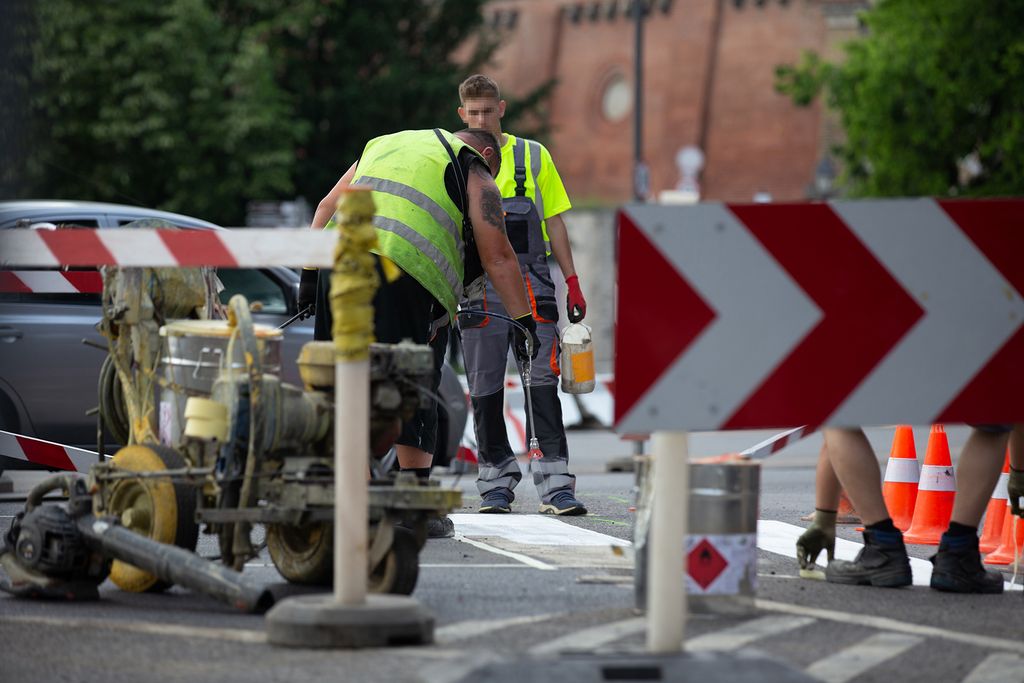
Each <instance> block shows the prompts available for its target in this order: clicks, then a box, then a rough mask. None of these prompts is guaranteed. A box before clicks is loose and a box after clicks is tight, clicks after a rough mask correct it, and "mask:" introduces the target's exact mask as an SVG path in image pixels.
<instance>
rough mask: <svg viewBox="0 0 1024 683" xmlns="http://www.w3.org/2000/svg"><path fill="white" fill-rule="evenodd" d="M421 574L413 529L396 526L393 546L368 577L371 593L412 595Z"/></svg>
mask: <svg viewBox="0 0 1024 683" xmlns="http://www.w3.org/2000/svg"><path fill="white" fill-rule="evenodd" d="M419 574H420V562H419V548H418V547H417V545H416V537H415V536H414V535H413V533H412V532H411V531H409V530H408V529H405V528H402V527H395V537H394V540H392V541H391V548H390V549H389V550H388V554H387V555H385V556H384V559H383V560H381V561H380V564H378V565H377V566H376V567H375V568H374V570H373V571H371V572H370V575H369V577H367V586H366V587H367V589H368V590H369V591H370V592H371V593H393V594H395V595H412V591H413V589H414V588H416V579H417V578H419Z"/></svg>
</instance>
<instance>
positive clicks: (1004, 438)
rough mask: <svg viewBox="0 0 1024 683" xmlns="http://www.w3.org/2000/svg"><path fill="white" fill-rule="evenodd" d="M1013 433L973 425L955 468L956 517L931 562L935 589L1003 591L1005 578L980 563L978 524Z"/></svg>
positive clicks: (1005, 427) (1007, 428)
mask: <svg viewBox="0 0 1024 683" xmlns="http://www.w3.org/2000/svg"><path fill="white" fill-rule="evenodd" d="M1010 429H1011V426H1010V425H986V426H981V427H975V428H974V429H973V430H972V431H971V435H970V437H968V439H967V443H965V444H964V449H963V451H961V453H960V461H959V462H958V463H957V467H956V482H957V492H956V498H955V499H954V502H953V515H952V517H951V519H950V522H949V528H948V529H946V532H945V533H943V534H942V538H941V539H940V540H939V550H938V552H936V553H935V556H934V557H933V558H932V563H933V564H934V565H935V569H934V570H933V571H932V578H931V586H932V588H935V589H937V590H941V591H949V592H954V593H1002V592H1003V577H1002V575H1001V574H999V573H998V572H991V571H987V570H986V569H985V568H984V566H983V565H982V564H981V552H980V551H979V549H978V523H979V522H980V521H981V516H982V515H983V514H985V508H986V507H987V506H988V502H989V499H991V497H992V490H993V489H994V488H995V486H996V482H997V481H999V473H1000V471H1001V470H1002V466H1003V459H1004V455H1005V453H1006V444H1007V442H1008V440H1009V437H1010Z"/></svg>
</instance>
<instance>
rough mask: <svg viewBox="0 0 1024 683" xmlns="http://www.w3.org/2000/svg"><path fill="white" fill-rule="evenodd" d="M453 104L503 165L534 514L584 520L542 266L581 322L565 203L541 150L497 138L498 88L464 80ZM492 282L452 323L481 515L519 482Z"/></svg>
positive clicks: (507, 505) (582, 305)
mask: <svg viewBox="0 0 1024 683" xmlns="http://www.w3.org/2000/svg"><path fill="white" fill-rule="evenodd" d="M459 100H460V103H461V106H460V107H459V116H460V117H461V118H462V121H463V122H464V123H465V124H466V125H467V126H470V127H472V128H483V129H486V130H489V131H490V132H492V133H493V134H494V135H495V136H496V137H497V138H498V141H499V144H501V169H500V171H499V172H498V174H497V177H496V181H497V185H498V189H499V190H500V192H501V196H502V204H503V206H504V210H505V225H506V229H507V231H508V237H509V241H510V242H511V244H512V248H513V249H514V250H515V252H516V255H517V258H518V261H519V266H520V269H521V272H522V276H523V281H524V283H525V285H526V290H527V295H528V298H529V302H530V308H531V310H532V312H533V316H534V318H536V320H537V334H538V336H539V337H540V344H541V348H540V355H539V357H538V359H537V361H536V362H535V363H533V368H532V373H531V389H530V391H531V396H532V403H533V411H532V412H533V418H532V419H533V425H532V426H533V427H534V428H535V430H536V434H537V438H538V441H539V443H540V449H541V451H542V452H543V457H542V458H540V459H537V460H533V461H531V463H530V467H531V469H532V471H533V481H534V484H535V485H536V487H537V492H538V494H539V496H540V499H541V506H540V512H542V513H548V514H555V515H584V514H586V513H587V509H586V507H584V505H583V503H581V502H580V501H579V500H578V499H577V498H576V477H575V475H573V474H571V473H570V472H569V449H568V445H567V442H566V438H565V426H564V425H563V423H562V407H561V403H560V401H559V398H558V375H559V368H558V328H557V322H558V305H557V303H556V301H555V284H554V282H553V279H552V276H551V271H550V269H549V267H548V256H551V255H554V257H555V261H556V262H557V263H558V266H559V268H560V269H561V272H562V275H563V276H564V277H565V283H566V285H567V287H568V297H567V302H566V303H567V312H568V316H569V320H570V322H578V321H580V320H582V319H583V316H584V315H586V312H587V302H586V301H585V300H584V298H583V293H582V291H581V290H580V285H579V278H578V277H577V275H576V268H575V266H574V265H573V260H572V249H571V247H570V245H569V237H568V235H567V234H566V230H565V223H564V221H563V220H562V214H563V213H564V212H566V211H568V210H569V208H570V207H571V204H570V203H569V197H568V196H567V195H566V192H565V188H564V187H563V185H562V180H561V178H559V176H558V171H557V170H556V169H555V165H554V162H552V160H551V155H550V154H549V153H548V150H547V149H545V148H544V146H543V145H541V144H540V143H538V142H536V141H534V140H526V139H524V138H520V137H516V136H514V135H506V134H505V133H503V132H502V130H501V118H502V116H504V114H505V101H504V100H502V99H501V95H500V93H499V91H498V85H497V83H495V82H494V81H493V80H492V79H490V78H488V77H487V76H483V75H481V74H476V75H473V76H470V77H469V78H467V79H466V80H465V81H463V82H462V84H461V85H460V86H459ZM496 285H497V283H495V282H488V285H487V288H486V290H485V292H484V295H483V296H482V297H480V298H477V299H472V298H468V297H467V298H466V300H464V301H463V308H464V309H467V311H469V312H470V313H469V314H465V313H464V314H462V315H461V316H460V321H459V322H460V327H461V329H462V343H463V351H464V354H465V364H466V374H467V377H468V381H469V391H470V395H471V397H472V402H473V418H474V422H475V428H476V437H477V444H478V446H479V450H480V458H479V460H480V469H479V474H478V475H477V490H479V492H480V497H481V499H482V502H481V505H480V512H483V513H507V512H510V511H511V504H512V501H513V500H514V499H515V494H514V493H513V490H514V489H515V487H516V485H517V484H518V483H519V481H520V480H521V478H522V472H521V471H520V469H519V464H518V463H517V462H516V459H515V456H514V454H513V453H512V448H511V446H510V445H509V442H508V434H507V433H506V430H505V419H504V384H505V366H506V362H507V357H508V349H509V340H510V338H511V334H512V329H513V328H512V327H511V326H510V325H509V324H508V323H507V322H505V321H503V320H501V319H499V318H497V317H494V316H489V315H487V313H488V312H493V313H497V314H505V313H506V311H511V310H513V307H514V305H515V304H514V303H513V302H512V301H510V300H508V299H506V298H505V294H504V293H503V292H502V291H501V290H500V289H499V288H498V287H496ZM472 311H482V313H479V314H474V313H472ZM527 419H528V420H529V419H530V416H529V415H528V416H527Z"/></svg>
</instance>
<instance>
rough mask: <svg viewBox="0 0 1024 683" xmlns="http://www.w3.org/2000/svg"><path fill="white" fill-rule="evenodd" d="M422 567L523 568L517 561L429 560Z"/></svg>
mask: <svg viewBox="0 0 1024 683" xmlns="http://www.w3.org/2000/svg"><path fill="white" fill-rule="evenodd" d="M420 569H522V567H521V566H520V565H518V564H516V563H515V562H502V563H499V562H490V563H476V564H474V563H466V562H428V563H426V564H420Z"/></svg>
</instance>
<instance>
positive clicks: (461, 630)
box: [434, 614, 566, 644]
mask: <svg viewBox="0 0 1024 683" xmlns="http://www.w3.org/2000/svg"><path fill="white" fill-rule="evenodd" d="M562 616H566V615H564V614H530V615H526V616H520V617H508V618H506V619H470V620H467V621H457V622H455V623H454V624H448V625H447V626H441V627H439V628H436V629H434V640H436V641H437V642H438V643H441V644H444V643H453V642H455V641H458V640H465V639H467V638H476V637H478V636H482V635H486V634H488V633H491V632H493V631H499V630H503V629H506V628H514V627H516V626H526V625H530V624H536V623H538V622H541V621H549V620H551V619H558V618H559V617H562Z"/></svg>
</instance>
